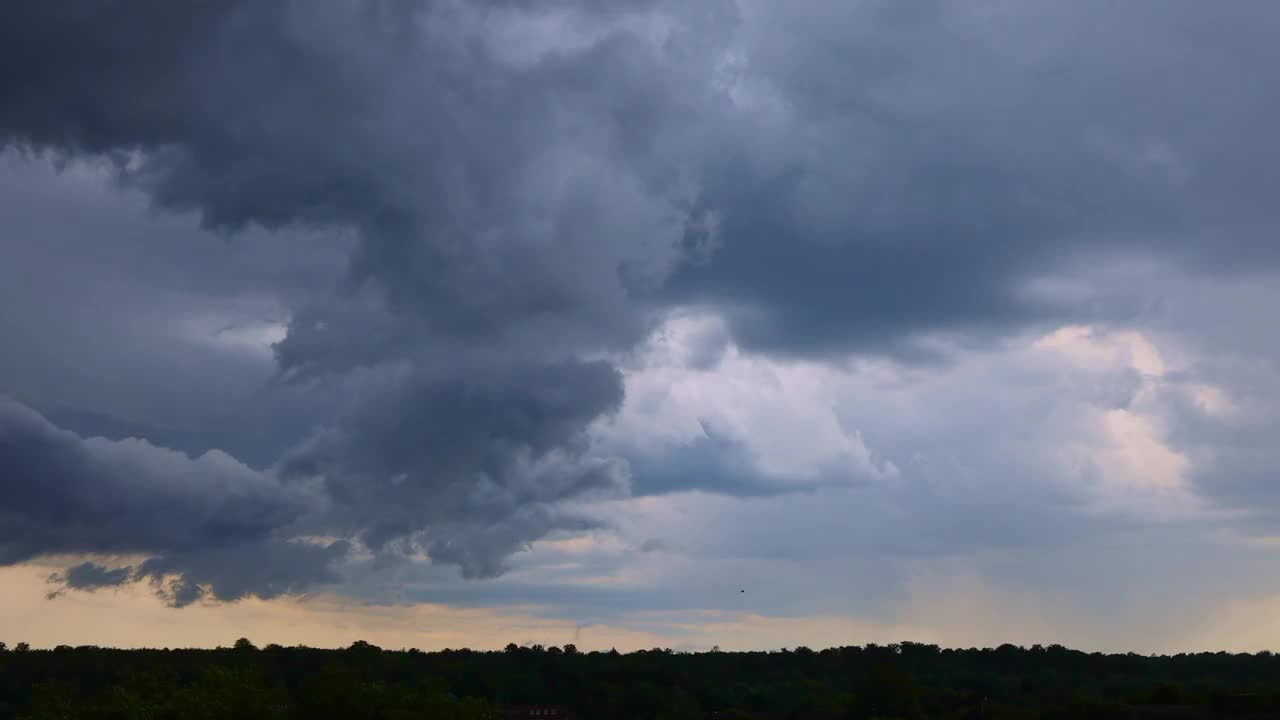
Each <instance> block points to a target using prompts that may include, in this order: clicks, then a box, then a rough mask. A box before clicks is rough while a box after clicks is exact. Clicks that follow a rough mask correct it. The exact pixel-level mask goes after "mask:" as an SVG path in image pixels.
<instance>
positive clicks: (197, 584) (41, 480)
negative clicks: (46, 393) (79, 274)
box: [0, 400, 347, 604]
mask: <svg viewBox="0 0 1280 720" xmlns="http://www.w3.org/2000/svg"><path fill="white" fill-rule="evenodd" d="M0 477H3V478H4V483H3V486H2V487H0V493H2V494H3V503H2V506H3V509H2V510H0V563H3V564H12V563H16V562H21V561H24V560H29V559H32V558H35V557H38V556H41V555H49V554H101V553H109V554H135V553H141V554H149V555H151V556H152V557H151V558H150V559H149V560H147V561H145V562H144V563H143V564H141V565H140V566H138V567H137V568H136V570H134V569H130V568H124V569H120V568H117V569H110V570H108V569H106V568H104V567H101V566H99V565H95V564H82V565H79V566H76V567H73V568H71V569H70V570H68V571H67V572H66V573H64V574H62V575H61V576H58V577H57V578H55V581H56V582H59V583H61V584H62V585H63V586H65V587H69V588H76V589H92V588H94V587H102V586H108V585H116V584H120V583H121V582H124V581H125V580H129V579H136V578H140V577H152V578H155V579H157V581H159V580H161V579H167V578H172V583H174V584H175V587H179V588H186V589H183V590H181V591H180V592H179V591H173V593H172V601H173V602H175V603H176V604H184V601H185V598H187V597H189V596H191V594H192V593H195V594H196V596H199V594H201V593H203V592H205V590H204V588H208V592H209V593H210V594H211V595H213V596H214V597H217V598H220V599H231V598H237V597H241V596H243V595H245V594H247V593H249V592H253V593H256V594H259V595H263V596H267V595H270V594H279V593H280V592H284V591H287V590H296V589H299V588H303V587H307V586H310V585H312V584H315V583H316V582H320V581H332V579H333V578H334V576H333V575H332V571H331V570H329V569H328V565H329V564H330V563H332V562H334V561H336V560H337V559H339V558H340V557H341V556H343V555H345V553H346V547H347V546H346V545H345V544H343V543H334V544H329V545H327V546H325V547H311V546H302V545H294V544H289V543H280V542H278V541H277V540H276V538H277V537H278V536H280V534H281V533H287V532H288V529H289V527H290V526H291V525H293V524H294V523H295V522H296V521H298V520H299V519H301V518H302V517H304V516H305V515H306V514H308V513H310V512H314V511H315V510H316V509H317V507H318V506H319V505H320V504H321V502H322V500H321V499H320V498H319V497H318V496H316V495H315V494H314V493H312V492H310V491H308V490H306V489H305V488H303V487H301V486H297V485H289V484H284V483H281V482H279V481H278V480H276V478H275V477H274V476H272V475H270V474H267V473H262V472H259V471H256V470H253V469H251V468H249V467H246V466H245V465H243V464H241V463H239V462H238V461H236V460H235V459H234V458H231V457H230V456H228V455H226V454H225V453H221V452H219V451H211V452H208V453H205V454H204V455H201V456H199V457H195V458H192V457H189V456H187V455H184V454H182V453H180V452H177V451H175V450H169V449H166V448H160V447H156V446H154V445H152V444H150V443H148V442H147V441H145V440H139V439H136V438H131V439H126V440H114V441H113V440H107V439H105V438H100V437H98V438H81V437H79V436H76V435H74V434H72V433H70V432H67V431H65V430H61V429H59V428H56V427H54V426H53V425H51V424H49V422H48V421H46V420H45V419H44V418H43V417H41V416H40V415H39V414H37V413H35V412H34V411H32V410H30V409H28V408H26V407H23V406H21V405H19V404H17V403H14V402H12V401H10V400H0Z"/></svg>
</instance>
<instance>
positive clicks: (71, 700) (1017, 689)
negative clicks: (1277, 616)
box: [0, 639, 1280, 720]
mask: <svg viewBox="0 0 1280 720" xmlns="http://www.w3.org/2000/svg"><path fill="white" fill-rule="evenodd" d="M544 716H546V717H556V718H565V719H568V718H576V719H578V720H587V719H597V718H599V719H631V718H634V719H636V720H656V719H664V720H676V719H681V720H684V719H691V718H725V719H727V718H737V719H739V720H748V719H750V718H762V719H763V718H771V719H772V718H779V719H781V718H824V719H835V718H858V719H866V720H871V719H872V718H884V719H888V718H900V719H904V720H906V719H912V718H1011V719H1012V718H1044V719H1046V720H1049V719H1053V718H1064V719H1065V718H1171V719H1172V718H1219V717H1220V718H1273V717H1280V657H1277V656H1275V655H1273V654H1271V653H1270V652H1261V653H1258V654H1229V653H1224V652H1219V653H1196V654H1180V655H1174V656H1145V655H1138V654H1132V653H1130V654H1101V653H1086V652H1080V651H1075V650H1069V649H1067V648H1064V647H1061V646H1058V645H1051V646H1048V647H1042V646H1039V645H1036V646H1033V647H1030V648H1022V647H1015V646H1013V645H1001V646H1000V647H998V648H987V649H944V648H939V647H938V646H935V645H924V644H918V643H905V642H904V643H901V644H894V645H867V646H863V647H841V648H833V649H827V650H822V651H814V650H810V649H807V648H796V649H794V650H783V651H774V652H720V651H712V652H703V653H683V652H674V651H672V650H669V649H654V650H648V651H639V652H632V653H625V654H624V653H618V652H616V651H609V652H598V651H593V652H581V651H579V650H577V649H576V648H575V647H574V646H572V645H566V646H564V647H563V648H561V647H542V646H538V645H534V646H531V647H519V646H516V645H509V646H508V647H507V648H506V650H504V651H497V652H477V651H471V650H443V651H439V652H422V651H419V650H384V649H381V648H378V647H376V646H373V645H370V644H368V643H364V642H357V643H354V644H353V645H351V646H350V647H348V648H345V649H339V650H326V649H315V648H307V647H281V646H278V645H268V646H266V647H264V648H258V647H256V646H254V645H253V644H252V643H251V642H250V641H249V640H247V639H241V640H239V641H237V642H236V643H234V645H232V646H231V647H225V648H218V649H213V650H193V649H181V650H178V649H175V650H168V649H164V650H161V649H154V650H118V649H109V648H99V647H74V648H73V647H68V646H60V647H58V648H55V649H52V650H37V649H31V648H29V647H27V646H26V645H25V644H18V645H17V646H15V647H12V648H10V647H7V646H5V647H4V649H3V651H0V718H29V719H31V720H46V719H52V718H101V719H103V720H105V719H107V718H113V719H114V718H120V719H124V718H130V719H141V718H155V719H160V718H197V719H198V718H210V719H212V718H281V719H285V718H290V719H292V718H307V719H308V720H323V719H327V718H334V719H337V718H343V719H346V720H350V719H354V718H368V719H370V720H374V719H379V720H382V719H385V720H400V719H406V720H407V719H408V718H442V719H449V720H470V719H473V718H475V719H479V718H507V717H544Z"/></svg>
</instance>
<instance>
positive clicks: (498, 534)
mask: <svg viewBox="0 0 1280 720" xmlns="http://www.w3.org/2000/svg"><path fill="white" fill-rule="evenodd" d="M361 395H362V396H363V399H362V400H361V401H360V407H358V408H356V409H353V410H352V411H350V412H349V413H347V414H346V415H345V416H344V417H343V418H342V420H341V421H340V422H339V423H338V424H337V425H335V426H334V427H330V428H325V429H323V430H321V431H320V432H319V433H318V434H317V435H316V436H315V437H314V438H313V439H312V440H311V441H309V442H308V443H305V444H304V445H302V446H301V447H299V448H297V449H296V450H295V451H294V452H293V453H292V454H291V455H289V456H288V457H287V458H286V460H285V462H284V464H283V472H284V473H285V474H286V475H297V476H319V477H323V478H324V481H325V483H326V487H327V489H328V494H329V496H330V497H332V499H333V502H334V506H335V507H334V513H335V515H336V518H335V520H336V521H338V522H349V523H353V526H352V527H351V528H350V530H353V531H356V532H359V533H361V537H362V538H363V539H364V540H365V542H367V543H368V544H369V545H371V546H372V547H374V548H378V549H381V548H383V547H384V546H386V545H387V543H389V542H391V541H393V540H396V539H400V538H406V537H413V538H414V540H413V544H415V545H420V546H421V547H422V549H423V550H425V551H426V552H427V553H428V554H429V555H431V557H433V558H434V559H437V560H440V561H443V562H453V563H457V564H458V565H460V566H461V567H462V569H463V571H464V572H465V573H467V574H468V575H475V576H486V575H493V574H495V573H496V572H497V571H498V569H499V567H500V563H501V561H502V559H503V558H505V557H506V556H507V555H509V554H510V553H512V552H514V551H515V550H517V549H519V548H520V547H521V546H522V545H523V544H525V543H527V542H529V541H530V540H534V539H537V538H539V537H542V536H543V535H545V534H546V533H547V532H549V531H550V530H552V529H556V528H564V527H579V526H581V525H582V521H581V520H575V519H573V518H572V517H571V516H569V515H565V514H563V513H560V512H558V511H556V510H555V509H554V508H555V506H556V505H557V504H558V503H560V502H563V501H566V500H573V499H582V498H588V497H591V496H593V495H604V496H609V495H616V494H617V493H619V492H625V490H626V487H627V469H626V465H625V463H623V462H621V461H618V460H610V459H602V458H595V457H588V456H586V455H585V453H586V451H587V450H588V447H587V438H586V433H585V429H586V426H587V425H588V424H589V423H590V422H591V421H592V420H594V419H595V418H597V417H599V416H602V415H606V414H609V413H612V412H614V411H616V410H617V408H618V406H619V405H620V403H621V401H622V380H621V376H620V374H619V373H618V372H617V370H615V369H614V368H612V367H610V366H609V365H607V364H605V363H601V362H595V363H558V364H551V365H532V366H526V365H521V364H517V365H514V366H513V365H511V364H508V363H501V364H497V365H494V366H489V367H484V366H474V367H470V368H465V369H450V370H443V371H440V372H438V373H435V374H428V373H426V372H423V371H422V370H421V367H418V368H415V369H410V370H408V371H407V372H395V371H390V372H389V373H388V374H387V375H386V376H384V377H379V378H376V379H370V381H369V383H368V386H367V387H366V388H365V389H364V390H363V391H362V392H361ZM566 523H567V525H566Z"/></svg>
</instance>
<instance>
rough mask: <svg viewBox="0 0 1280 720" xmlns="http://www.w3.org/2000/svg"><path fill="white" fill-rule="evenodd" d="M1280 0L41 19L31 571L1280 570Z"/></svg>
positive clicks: (14, 361)
mask: <svg viewBox="0 0 1280 720" xmlns="http://www.w3.org/2000/svg"><path fill="white" fill-rule="evenodd" d="M1278 26H1280V10H1277V9H1276V7H1275V6H1274V5H1273V4H1271V3H1265V2H1261V1H1258V2H1254V1H1252V0H1246V1H1244V2H1239V3H1236V4H1234V5H1233V6H1232V9H1231V11H1230V12H1226V11H1220V10H1210V9H1208V8H1207V7H1206V6H1205V5H1204V4H1203V3H1200V2H1195V1H1194V0H1171V1H1170V2H1166V3H1162V4H1161V6H1160V8H1159V11H1158V12H1157V11H1156V10H1154V9H1153V8H1150V7H1147V6H1144V5H1142V4H1139V3H1113V2H1102V1H1101V0H1098V1H1096V2H1095V1H1093V0H1088V1H1084V2H1076V3H1071V4H1062V3H1056V2H1048V1H1046V2H1031V3H1016V4H1015V3H1006V2H982V3H976V4H963V5H962V4H954V3H942V2H932V1H927V2H920V3H911V4H904V3H900V2H887V1H884V0H859V1H858V2H836V1H834V0H831V1H826V0H823V1H821V2H810V3H803V4H778V3H771V2H763V1H757V0H737V1H732V0H715V1H714V2H703V3H696V4H692V5H690V4H688V3H675V2H667V1H665V0H626V1H622V0H620V1H617V2H603V3H587V2H578V1H574V0H562V1H557V2H551V3H526V2H516V1H513V0H489V1H486V2H478V3H477V2H469V3H468V2H458V1H455V0H403V1H401V0H350V1H344V2H334V3H325V4H322V5H317V4H314V3H303V2H280V3H259V2H248V1H245V0H210V1H209V2H200V3H196V4H195V5H194V6H191V7H186V6H184V7H182V8H181V10H179V9H178V8H176V7H175V6H174V5H173V4H172V3H167V2H124V1H116V0H108V1H106V2H99V3H92V4H86V3H83V2H73V1H71V0H51V1H50V2H43V3H27V4H20V5H14V6H13V7H8V8H5V9H4V10H2V11H0V68H4V69H3V70H0V146H3V147H4V164H3V167H0V189H3V190H4V192H2V193H0V211H2V214H3V216H4V217H5V218H7V220H6V228H5V231H6V235H7V236H8V237H10V238H12V239H11V240H10V241H9V242H6V243H4V244H3V247H0V307H2V308H3V309H2V310H0V337H4V338H5V339H6V343H5V347H6V352H5V353H0V396H3V397H6V398H9V399H5V400H3V401H0V499H3V501H4V502H3V503H0V506H2V507H0V564H5V565H13V564H18V563H29V562H33V561H39V560H40V559H41V558H43V557H46V556H74V557H75V560H74V562H72V563H70V564H69V565H68V566H67V569H65V570H63V571H60V572H58V573H56V574H55V576H54V578H53V581H54V586H55V587H54V593H55V594H57V593H58V592H59V590H60V589H62V590H69V589H78V590H95V589H101V588H108V587H120V586H122V585H125V584H129V583H131V582H136V581H149V582H151V583H153V584H154V585H155V587H156V588H157V589H158V591H159V592H160V593H161V594H162V595H163V596H164V598H165V599H166V600H167V601H168V602H170V603H171V604H175V605H190V604H193V603H196V602H197V601H201V600H207V601H231V600H237V599H242V598H245V597H249V596H258V597H261V598H271V597H277V596H281V595H296V594H300V593H306V592H309V591H312V590H316V589H320V588H325V589H329V590H336V591H338V592H341V593H344V594H346V595H349V596H355V597H361V598H366V599H371V600H375V601H379V602H385V601H388V600H395V599H398V600H433V601H447V602H456V603H472V604H476V603H478V604H494V603H499V602H505V603H512V604H516V603H525V602H535V601H536V602H538V603H540V604H541V605H542V609H541V610H540V612H546V613H550V614H553V615H557V616H560V617H574V618H595V619H597V620H603V619H604V615H607V614H608V612H611V611H622V610H626V611H629V612H630V611H635V612H643V611H644V610H646V609H654V608H662V609H665V610H670V611H687V610H691V609H705V608H707V607H717V606H718V603H721V602H724V599H723V597H722V595H721V594H720V590H721V589H722V588H723V587H732V586H735V585H742V584H746V583H748V582H755V583H757V587H759V586H760V584H764V583H765V582H766V578H772V583H771V585H770V586H771V587H773V588H774V590H771V591H761V590H759V589H757V590H755V593H756V594H755V595H753V597H758V598H760V599H759V602H760V603H761V605H759V606H753V607H752V608H741V609H742V610H744V611H745V610H748V609H749V610H751V611H753V612H763V613H770V612H775V613H788V612H789V613H799V614H804V613H810V614H822V615H824V616H826V615H832V614H839V613H842V612H844V613H851V614H855V615H868V616H871V615H875V616H876V617H880V618H881V619H884V618H886V617H887V616H886V615H884V613H886V612H889V610H888V608H891V607H892V606H893V603H894V602H895V601H901V600H902V599H903V598H904V597H906V596H907V595H908V594H909V589H910V587H912V582H914V581H913V579H912V577H913V573H917V572H924V571H925V570H921V569H920V568H925V569H926V570H928V571H929V572H933V571H934V570H935V569H936V567H937V565H938V564H939V563H942V564H946V563H954V564H956V565H957V566H959V567H961V568H962V569H963V570H964V572H965V573H971V574H972V575H974V576H977V577H979V578H981V579H982V582H984V583H988V584H992V585H998V586H1000V587H1001V588H1006V589H1008V588H1013V589H1014V590H1011V591H1018V592H1021V591H1023V590H1025V591H1026V592H1029V593H1032V594H1035V593H1046V594H1052V593H1054V592H1060V593H1063V596H1065V597H1071V598H1072V602H1077V603H1079V604H1080V605H1079V606H1078V607H1061V608H1059V609H1060V610H1061V611H1062V612H1063V613H1068V614H1069V613H1070V612H1074V611H1075V610H1079V609H1080V608H1081V607H1088V608H1089V609H1090V610H1091V611H1094V612H1097V613H1101V614H1100V615H1099V617H1105V612H1106V611H1105V610H1104V609H1103V608H1101V607H1098V606H1096V605H1095V604H1092V603H1093V601H1092V600H1091V599H1090V597H1089V596H1088V594H1087V593H1086V594H1081V595H1078V596H1077V595H1073V594H1072V588H1080V587H1092V586H1097V587H1101V588H1110V589H1111V590H1112V591H1114V593H1112V594H1117V593H1118V594H1120V595H1123V594H1124V593H1126V592H1132V597H1133V598H1134V599H1132V600H1131V602H1132V604H1131V605H1126V604H1125V603H1124V602H1117V603H1116V606H1117V607H1129V608H1137V607H1138V606H1139V605H1140V604H1141V602H1152V603H1164V604H1165V605H1166V606H1167V607H1170V608H1172V607H1173V606H1174V605H1178V604H1179V603H1183V604H1184V605H1185V606H1186V607H1192V606H1196V607H1199V606H1201V605H1203V604H1205V603H1210V600H1211V599H1210V598H1208V597H1207V595H1205V592H1206V591H1204V590H1203V589H1199V588H1190V587H1183V586H1172V587H1171V586H1169V585H1168V584H1167V583H1163V582H1162V581H1160V580H1159V579H1158V578H1157V577H1156V576H1155V575H1154V574H1143V573H1142V572H1136V571H1134V570H1133V569H1132V568H1127V569H1126V565H1125V563H1133V564H1139V565H1142V566H1143V567H1151V568H1165V567H1170V566H1173V565H1176V563H1175V560H1177V559H1179V558H1181V559H1184V560H1186V561H1187V562H1194V563H1198V564H1197V565H1196V567H1197V568H1199V571H1201V572H1206V573H1210V574H1213V573H1218V574H1217V575H1215V576H1216V577H1220V578H1221V579H1222V581H1223V582H1224V583H1226V584H1227V585H1230V584H1231V583H1237V586H1238V587H1244V586H1245V585H1248V586H1249V589H1250V592H1254V591H1256V592H1258V593H1267V592H1274V591H1275V590H1276V588H1271V587H1269V586H1268V585H1267V584H1266V583H1260V584H1257V586H1256V587H1255V586H1254V585H1250V584H1249V582H1250V581H1247V580H1246V578H1249V577H1253V576H1254V575H1253V574H1254V573H1258V572H1261V569H1263V568H1267V567H1269V566H1270V563H1271V560H1270V556H1269V555H1268V552H1269V551H1267V550H1266V549H1265V548H1266V547H1268V545H1267V543H1268V542H1270V538H1271V537H1272V536H1273V535H1274V534H1275V532H1276V530H1275V528H1276V515H1275V511H1274V507H1275V505H1274V500H1275V486H1276V482H1275V481H1276V478H1275V475H1274V471H1273V468H1274V467H1276V466H1277V462H1276V461H1277V460H1278V459H1280V458H1277V457H1276V455H1275V451H1274V450H1273V449H1272V448H1271V446H1270V443H1269V439H1270V438H1271V437H1273V436H1274V434H1275V430H1276V429H1277V428H1280V420H1278V418H1280V415H1278V414H1277V412H1276V410H1275V407H1276V402H1275V400H1276V399H1277V398H1280V368H1278V367H1277V365H1276V358H1277V357H1280V345H1277V343H1276V342H1275V340H1274V338H1273V337H1272V335H1273V333H1269V332H1267V326H1266V318H1267V317H1268V316H1267V313H1268V312H1269V308H1272V307H1275V306H1277V305H1280V293H1278V292H1277V291H1276V290H1275V288H1276V287H1280V283H1277V280H1278V279H1280V266H1278V262H1280V253H1278V252H1277V248H1278V247H1280V245H1278V244H1277V243H1276V242H1275V240H1274V238H1273V237H1272V235H1273V232H1272V230H1273V228H1274V227H1275V224H1276V221H1277V220H1278V219H1280V218H1277V216H1276V210H1275V204H1274V203H1273V202H1272V200H1271V198H1270V195H1269V193H1268V189H1269V188H1271V187H1274V186H1275V185H1276V184H1277V182H1278V181H1280V177H1277V176H1276V168H1277V167H1280V163H1277V162H1276V160H1278V159H1280V158H1278V157H1277V153H1278V152H1280V144H1278V143H1277V142H1276V141H1275V139H1274V137H1273V132H1272V128H1273V127H1274V126H1275V125H1276V121H1277V120H1280V101H1278V100H1277V99H1276V96H1275V93H1274V92H1271V90H1270V86H1269V85H1268V83H1267V82H1266V78H1265V73H1259V72H1258V70H1257V69H1258V68H1260V67H1268V66H1269V65H1270V64H1273V62H1272V61H1275V60H1280V57H1277V54H1278V53H1280V50H1278V49H1277V47H1276V44H1275V43H1274V42H1273V37H1274V35H1275V33H1276V31H1277V30H1280V27H1278ZM1241 548H1247V550H1242V549H1241ZM1234 554H1238V559H1237V560H1227V559H1226V558H1229V557H1237V555H1234ZM1045 563H1053V564H1054V566H1055V567H1057V568H1059V569H1060V571H1061V577H1054V576H1051V575H1046V574H1045V573H1043V572H1041V571H1038V570H1037V569H1036V567H1037V566H1038V565H1042V564H1045ZM458 576H461V577H462V578H465V579H467V580H468V581H472V580H482V582H462V581H461V580H459V579H458ZM1126 577H1129V578H1135V577H1141V578H1143V581H1144V582H1146V583H1148V585H1149V587H1150V588H1153V589H1154V588H1159V589H1160V592H1154V591H1151V592H1147V591H1144V590H1143V589H1142V588H1141V587H1137V586H1136V585H1134V584H1133V583H1132V582H1129V581H1126V579H1125V578H1126ZM784 588H792V590H786V589H784ZM1100 594H1102V595H1107V594H1108V593H1107V592H1101V593H1100ZM815 598H826V600H825V601H819V600H815ZM1218 600H1222V599H1221V598H1218V599H1217V600H1214V601H1215V602H1217V601H1218ZM1222 601H1223V602H1225V600H1222ZM1180 607H1181V605H1180ZM1117 612H1121V611H1119V610H1118V611H1117ZM1123 612H1128V611H1127V610H1125V611H1123ZM1134 612H1136V610H1135V611H1134ZM886 621H887V620H886ZM1117 622H1119V621H1118V620H1117Z"/></svg>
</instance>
